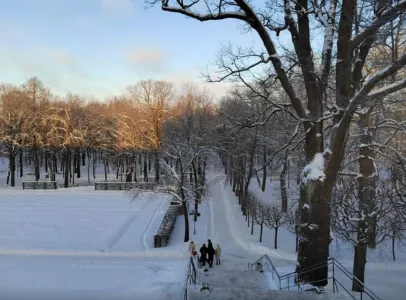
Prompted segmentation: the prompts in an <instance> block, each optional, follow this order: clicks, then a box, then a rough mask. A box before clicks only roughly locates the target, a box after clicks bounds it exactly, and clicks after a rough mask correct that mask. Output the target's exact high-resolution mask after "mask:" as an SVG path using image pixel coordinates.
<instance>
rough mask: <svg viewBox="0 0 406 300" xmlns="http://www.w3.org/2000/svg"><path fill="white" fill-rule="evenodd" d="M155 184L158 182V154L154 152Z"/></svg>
mask: <svg viewBox="0 0 406 300" xmlns="http://www.w3.org/2000/svg"><path fill="white" fill-rule="evenodd" d="M154 154H155V182H157V183H158V182H159V172H160V170H159V153H158V151H155V153H154Z"/></svg>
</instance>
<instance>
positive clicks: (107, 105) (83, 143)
mask: <svg viewBox="0 0 406 300" xmlns="http://www.w3.org/2000/svg"><path fill="white" fill-rule="evenodd" d="M127 90H128V92H127V93H125V94H123V95H119V96H117V97H113V98H111V99H106V100H105V101H103V102H100V101H97V100H96V99H85V98H83V97H81V96H80V95H73V94H68V95H67V96H66V97H65V98H58V97H56V96H54V95H53V94H52V92H51V91H50V90H49V89H48V88H47V87H46V86H45V85H44V84H43V83H42V82H41V81H40V80H39V79H37V78H35V77H34V78H31V79H29V80H28V81H27V82H26V83H24V84H23V85H21V86H15V85H10V84H2V85H1V88H0V151H1V152H0V154H1V155H2V156H5V157H7V158H8V160H9V177H10V178H8V179H7V181H10V185H11V186H15V176H16V174H17V173H19V175H20V176H21V177H22V176H23V175H24V165H26V166H30V167H32V168H33V170H34V176H35V180H36V181H38V180H40V179H41V170H42V168H43V169H44V171H45V174H46V176H48V177H49V180H51V181H55V180H56V174H57V173H58V169H59V170H60V172H61V173H62V175H63V177H64V186H65V187H68V186H69V185H70V183H71V182H74V180H75V177H76V178H80V177H81V167H83V166H85V165H86V164H87V168H88V170H87V173H88V181H89V182H90V176H91V173H93V179H95V177H96V171H95V168H96V165H98V164H99V163H101V164H102V165H104V173H105V180H107V179H108V178H107V174H108V173H109V172H110V170H112V169H114V170H115V171H116V178H117V179H118V178H119V176H120V175H121V176H120V177H121V178H120V179H121V181H123V174H125V180H126V181H137V180H141V181H148V180H149V174H150V173H151V172H154V177H155V178H154V180H155V181H156V182H160V183H162V182H164V183H166V188H165V189H164V192H169V193H172V194H173V195H175V196H176V197H177V198H178V200H179V201H180V202H181V203H182V204H183V206H184V216H185V225H186V226H185V228H186V230H185V241H187V240H188V239H189V222H188V211H187V207H186V204H187V202H188V201H189V200H193V201H194V203H195V210H196V211H197V209H198V208H197V205H198V202H199V201H200V200H201V195H202V193H203V191H204V186H205V182H206V175H205V170H206V161H207V156H208V155H209V156H210V155H213V154H212V150H211V149H212V148H208V141H209V140H210V137H211V131H212V130H213V128H214V127H213V126H210V124H214V123H213V122H211V119H213V118H214V117H215V114H214V110H213V106H212V103H211V98H210V96H209V95H208V93H207V92H206V91H204V90H201V89H199V88H198V87H196V86H194V85H185V86H184V87H183V88H182V90H180V91H175V89H174V88H173V86H172V84H170V83H168V82H164V81H153V80H147V81H141V82H139V83H138V84H136V85H133V86H129V87H128V89H127ZM17 162H18V163H19V170H18V172H17V170H16V166H17ZM91 166H92V170H90V167H91ZM162 175H163V176H164V178H161V176H162ZM137 177H138V178H137Z"/></svg>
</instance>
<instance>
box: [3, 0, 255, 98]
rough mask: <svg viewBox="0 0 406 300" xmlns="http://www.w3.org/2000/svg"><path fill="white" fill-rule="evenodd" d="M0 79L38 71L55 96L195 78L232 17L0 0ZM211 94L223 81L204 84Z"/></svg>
mask: <svg viewBox="0 0 406 300" xmlns="http://www.w3.org/2000/svg"><path fill="white" fill-rule="evenodd" d="M0 4H1V6H0V7H1V10H0V36H1V42H0V69H1V71H0V82H8V83H16V84H20V83H23V82H24V81H25V80H26V79H28V78H29V77H32V76H37V77H38V78H40V79H41V80H42V81H43V82H44V83H45V84H46V85H48V86H49V87H50V88H51V89H52V90H54V91H55V92H57V93H59V94H63V93H66V92H68V91H71V92H74V93H79V94H93V95H95V96H97V97H104V96H107V95H111V94H118V93H120V92H123V91H124V90H125V87H126V86H128V85H130V84H135V83H136V82H137V81H139V80H140V79H147V78H153V79H163V80H168V81H173V82H174V83H176V84H179V83H180V82H182V81H185V80H194V81H198V82H201V81H202V79H200V73H201V71H204V70H205V69H206V66H207V65H208V64H209V63H210V62H211V61H214V60H215V58H216V54H217V53H218V51H219V49H220V46H221V44H228V43H229V42H238V43H240V44H241V43H242V44H251V43H252V42H253V37H252V35H250V34H243V35H242V33H241V29H240V26H239V23H237V22H236V21H216V22H210V23H207V22H206V23H200V22H198V21H195V20H192V19H188V18H186V17H184V16H181V15H178V14H173V13H167V12H163V11H161V9H160V7H159V6H156V7H154V8H151V9H147V10H145V9H144V7H145V5H144V2H143V0H136V1H135V0H70V1H66V0H11V1H10V0H0ZM208 87H209V88H210V89H211V90H212V91H213V93H215V94H216V95H221V94H223V93H224V87H225V86H224V85H215V86H213V85H208Z"/></svg>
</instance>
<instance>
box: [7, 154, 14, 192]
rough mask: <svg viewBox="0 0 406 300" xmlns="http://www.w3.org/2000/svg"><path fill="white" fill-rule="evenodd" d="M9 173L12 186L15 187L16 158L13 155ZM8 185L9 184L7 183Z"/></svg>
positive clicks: (11, 155)
mask: <svg viewBox="0 0 406 300" xmlns="http://www.w3.org/2000/svg"><path fill="white" fill-rule="evenodd" d="M9 170H10V171H9V172H10V186H12V187H14V186H15V185H16V181H15V180H16V177H15V175H16V157H15V155H13V154H12V153H10V155H9ZM7 184H8V182H7Z"/></svg>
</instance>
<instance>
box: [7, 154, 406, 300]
mask: <svg viewBox="0 0 406 300" xmlns="http://www.w3.org/2000/svg"><path fill="white" fill-rule="evenodd" d="M312 164H313V165H315V166H321V165H322V164H321V163H320V161H317V159H316V158H315V160H314V161H313V162H312ZM312 164H311V165H312ZM217 165H220V164H217ZM317 168H318V167H317ZM317 168H316V169H317ZM309 169H310V171H311V172H310V173H312V172H316V171H317V170H316V171H314V170H313V168H309ZM0 170H3V169H2V167H1V165H0ZM321 170H322V169H321ZM223 174H224V173H222V174H220V173H215V172H207V177H208V178H210V180H211V181H212V184H211V185H210V187H209V191H208V192H207V195H206V196H205V197H204V198H203V200H202V204H200V205H199V212H200V213H201V216H200V217H198V220H197V222H196V224H195V225H196V234H194V233H193V225H194V224H193V216H192V215H189V217H190V218H189V229H190V239H191V240H194V241H195V243H196V244H197V247H199V246H200V245H201V244H202V243H206V242H207V239H209V238H210V239H211V240H212V242H213V244H214V245H215V244H216V243H219V244H220V245H221V248H222V258H221V262H222V264H221V265H220V266H216V265H214V266H213V268H212V269H210V272H209V275H208V276H205V275H204V274H203V272H202V270H201V269H199V271H198V272H199V274H198V283H199V284H201V283H202V282H209V283H210V286H211V287H212V291H211V292H210V293H209V294H207V295H203V294H202V293H200V291H197V290H196V289H197V287H193V286H191V288H190V296H191V298H190V299H192V300H198V299H200V298H202V297H205V298H207V299H244V298H245V299H248V298H252V297H253V295H254V294H255V297H256V299H267V298H266V297H268V298H269V297H271V298H272V299H278V300H280V299H286V300H288V299H289V300H291V299H295V300H296V299H316V298H320V299H346V298H345V297H344V296H343V294H338V295H324V296H317V295H314V294H309V293H303V292H301V293H300V292H297V291H295V292H294V291H290V292H286V291H283V292H281V291H275V290H273V289H275V288H276V285H275V281H273V280H272V276H271V274H270V273H269V272H265V273H263V274H260V273H258V272H255V271H251V270H248V263H253V262H255V261H256V260H257V259H258V258H259V257H261V256H262V255H263V254H268V255H269V257H270V258H271V259H272V262H273V263H274V265H275V266H276V268H277V270H278V272H279V273H280V274H281V275H282V274H287V273H290V272H292V271H293V270H294V267H295V265H296V253H295V235H294V234H292V233H291V232H289V231H288V230H287V229H286V228H284V227H281V228H280V229H279V238H278V244H279V248H278V249H273V246H274V244H273V242H274V231H273V230H271V229H269V228H267V227H264V232H263V241H262V243H260V242H259V226H258V225H254V234H253V235H251V227H248V226H247V222H246V220H245V217H244V216H243V215H242V213H241V207H240V205H239V204H238V199H237V198H236V197H235V195H234V193H233V191H232V188H231V187H230V186H229V185H227V184H225V176H224V175H223ZM288 174H289V172H288ZM5 175H6V173H5V172H2V173H0V176H1V177H3V178H4V177H5ZM29 176H31V175H27V176H26V177H25V178H26V179H29V178H30V177H29ZM113 176H114V175H113ZM83 177H84V178H85V179H84V180H87V176H86V175H83ZM97 177H98V178H103V177H104V175H100V174H98V175H97ZM3 178H2V179H3ZM111 178H113V177H111ZM287 178H288V179H289V180H288V184H287V187H288V198H289V206H291V205H292V204H294V203H295V202H296V201H297V199H298V186H297V184H296V183H295V180H296V176H292V174H289V175H288V176H287ZM17 180H21V179H20V178H17ZM31 180H32V177H31ZM57 180H58V181H60V180H61V177H59V178H57ZM75 181H76V180H75ZM279 184H280V183H279V180H271V181H269V180H268V182H267V187H266V190H265V192H262V191H261V190H260V188H259V186H258V183H257V181H255V180H253V181H251V184H250V186H249V190H250V192H251V193H253V194H254V195H255V196H256V197H257V198H258V199H260V200H261V201H264V202H267V203H273V204H278V203H280V197H281V195H280V185H279ZM147 194H148V196H147ZM151 195H152V196H151ZM165 197H169V196H166V195H161V194H151V193H146V194H145V195H144V196H143V197H139V198H137V200H136V201H132V197H131V195H130V194H126V193H123V192H120V191H94V188H93V187H81V188H69V189H58V190H44V191H41V190H34V191H32V190H30V191H27V190H21V188H20V187H19V186H17V187H15V188H10V187H4V188H2V189H0V199H1V200H0V268H1V269H2V272H1V273H0V298H1V299H27V300H29V299H37V298H38V299H43V300H46V299H56V298H57V299H63V296H61V295H64V297H66V298H70V299H180V298H181V297H182V293H183V287H184V283H185V275H186V272H187V269H186V267H187V259H188V257H189V253H188V244H189V243H184V242H183V234H184V231H183V230H184V219H183V216H178V217H177V222H176V223H175V228H174V232H173V235H172V237H171V239H170V241H169V245H168V247H166V248H156V249H155V248H152V247H153V235H154V233H155V231H156V230H157V228H158V226H159V223H160V221H161V219H162V217H163V214H164V213H165V209H166V207H167V205H168V203H169V201H168V199H169V198H165ZM191 208H193V205H192V206H191ZM250 226H251V224H250ZM330 253H331V256H332V257H335V258H337V259H339V260H340V262H341V263H343V265H344V266H345V267H346V268H347V269H349V270H352V255H353V247H352V246H351V245H350V244H348V243H344V242H343V241H340V240H338V239H337V238H335V239H334V240H333V242H332V243H331V248H330ZM389 257H390V245H388V244H386V243H384V244H381V245H379V246H378V249H376V250H368V258H367V259H368V263H367V265H366V269H367V272H366V284H367V286H368V287H369V288H370V289H372V290H373V291H374V292H375V293H376V294H377V295H378V296H380V297H381V298H383V299H393V300H400V299H403V298H404V297H403V284H404V283H403V281H404V278H405V277H406V255H405V253H404V252H403V250H402V249H401V248H399V249H398V250H397V259H398V261H396V262H391V261H390V259H389ZM265 271H266V270H265ZM337 276H341V275H337ZM339 279H340V281H341V280H342V281H344V282H345V284H346V286H347V287H349V286H348V284H350V282H347V281H345V278H344V277H342V278H341V277H340V278H339ZM270 290H271V291H270ZM328 292H330V290H328ZM13 297H14V298H13Z"/></svg>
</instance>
